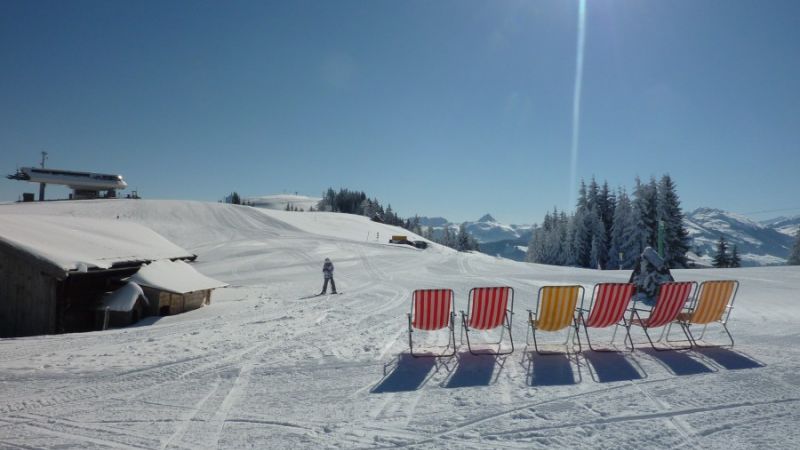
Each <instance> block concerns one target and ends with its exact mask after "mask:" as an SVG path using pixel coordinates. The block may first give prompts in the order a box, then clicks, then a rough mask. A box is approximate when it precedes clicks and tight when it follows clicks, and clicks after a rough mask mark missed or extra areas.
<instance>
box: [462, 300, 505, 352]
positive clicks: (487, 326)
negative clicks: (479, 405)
mask: <svg viewBox="0 0 800 450" xmlns="http://www.w3.org/2000/svg"><path fill="white" fill-rule="evenodd" d="M467 310H468V311H469V314H467V313H465V312H464V311H461V323H462V325H463V329H462V334H461V337H462V340H463V337H464V336H465V335H466V337H467V348H469V352H470V353H472V354H473V355H482V354H492V355H507V354H509V353H511V352H513V351H514V338H513V337H512V336H511V315H512V314H513V311H514V289H513V288H511V287H508V286H498V287H476V288H472V289H471V290H470V291H469V300H468V301H467ZM498 327H499V328H500V339H499V340H498V341H497V342H492V343H490V344H491V345H497V351H496V352H478V353H476V352H474V351H473V350H472V343H471V342H470V340H469V333H470V331H472V330H493V329H495V328H498ZM506 330H508V339H509V341H511V350H508V351H502V347H501V346H502V343H503V334H504V333H505V331H506Z"/></svg>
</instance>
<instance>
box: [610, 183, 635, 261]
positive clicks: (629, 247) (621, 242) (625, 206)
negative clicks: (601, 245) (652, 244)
mask: <svg viewBox="0 0 800 450" xmlns="http://www.w3.org/2000/svg"><path fill="white" fill-rule="evenodd" d="M638 236H639V235H638V234H637V229H636V218H635V217H634V211H633V208H632V206H631V201H630V199H629V198H628V194H627V193H625V191H624V190H623V189H620V191H619V193H618V194H617V205H616V209H615V210H614V222H613V225H612V227H611V246H610V248H609V252H608V258H609V261H608V268H609V269H632V268H633V265H634V264H635V262H636V258H637V257H638V256H639V254H641V253H642V248H641V239H640V238H639V237H638ZM620 254H621V258H620Z"/></svg>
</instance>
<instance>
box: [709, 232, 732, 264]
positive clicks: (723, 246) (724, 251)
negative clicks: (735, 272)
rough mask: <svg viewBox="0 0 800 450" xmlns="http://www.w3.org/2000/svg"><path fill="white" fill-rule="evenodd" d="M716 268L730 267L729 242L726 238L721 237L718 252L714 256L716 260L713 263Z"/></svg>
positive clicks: (718, 242)
mask: <svg viewBox="0 0 800 450" xmlns="http://www.w3.org/2000/svg"><path fill="white" fill-rule="evenodd" d="M711 265H712V266H714V267H718V268H719V267H728V266H729V265H730V257H729V256H728V242H727V241H726V240H725V236H723V235H720V236H719V241H717V252H716V253H715V254H714V259H713V260H712V261H711Z"/></svg>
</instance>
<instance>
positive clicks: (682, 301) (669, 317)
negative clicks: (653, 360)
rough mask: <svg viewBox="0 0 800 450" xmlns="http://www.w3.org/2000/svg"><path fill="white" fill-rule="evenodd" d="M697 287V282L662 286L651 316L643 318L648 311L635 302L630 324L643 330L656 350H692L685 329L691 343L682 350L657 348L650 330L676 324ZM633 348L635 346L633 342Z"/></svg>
mask: <svg viewBox="0 0 800 450" xmlns="http://www.w3.org/2000/svg"><path fill="white" fill-rule="evenodd" d="M696 286H697V282H695V281H683V282H669V283H664V284H662V285H661V286H660V287H659V289H658V299H657V300H656V305H655V306H654V307H653V309H651V310H649V312H650V315H649V316H647V317H646V318H642V316H641V314H640V313H641V312H648V310H646V309H641V308H637V307H636V304H637V302H636V301H634V302H633V306H632V307H631V316H630V320H629V324H630V325H637V326H639V327H641V328H642V330H643V331H644V334H645V336H647V340H648V342H650V346H651V347H653V349H654V350H657V351H664V350H688V349H689V348H691V339H690V338H689V335H688V334H687V333H686V329H684V328H683V327H681V330H683V334H685V335H686V340H687V341H688V342H689V346H688V347H681V348H675V347H670V348H658V347H656V345H655V343H654V342H653V339H652V338H651V337H650V333H649V331H648V330H650V329H651V328H658V327H665V326H667V325H669V324H671V323H672V322H674V321H675V320H676V319H677V317H678V314H680V313H681V310H682V309H683V308H684V306H685V305H686V302H687V301H688V300H689V298H690V296H691V293H692V288H694V287H696ZM665 330H666V328H665ZM661 334H662V337H663V335H664V332H663V331H662V333H661ZM659 340H661V338H659ZM631 346H633V341H632V340H631Z"/></svg>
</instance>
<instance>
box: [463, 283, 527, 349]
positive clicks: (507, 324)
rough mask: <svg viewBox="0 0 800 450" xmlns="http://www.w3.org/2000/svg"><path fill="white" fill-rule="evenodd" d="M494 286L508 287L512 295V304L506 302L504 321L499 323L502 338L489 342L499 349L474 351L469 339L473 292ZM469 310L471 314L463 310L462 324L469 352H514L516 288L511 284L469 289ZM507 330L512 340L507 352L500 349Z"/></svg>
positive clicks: (509, 338)
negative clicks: (513, 318)
mask: <svg viewBox="0 0 800 450" xmlns="http://www.w3.org/2000/svg"><path fill="white" fill-rule="evenodd" d="M492 288H504V289H508V292H509V296H510V306H508V305H509V303H508V302H507V303H506V306H507V307H506V310H505V311H504V312H503V323H501V324H500V325H499V326H500V339H499V340H498V341H497V342H489V343H488V344H489V345H497V351H496V352H474V351H473V350H472V343H471V342H470V340H469V332H470V328H469V325H468V322H469V318H470V317H471V315H472V298H473V293H474V292H475V291H476V290H478V289H492ZM467 311H469V314H467V313H465V312H464V311H463V310H461V325H462V328H461V343H462V344H463V343H464V336H466V338H467V349H469V352H470V353H471V354H473V355H476V356H482V355H490V356H502V355H508V354H511V353H513V352H514V337H513V336H512V334H511V319H512V316H513V315H514V288H512V287H511V286H481V287H474V288H472V289H470V290H469V297H468V299H467ZM495 328H497V327H495ZM506 330H508V340H509V341H510V342H511V350H509V351H506V352H501V351H500V348H501V347H500V345H501V344H502V343H503V335H504V334H505V331H506Z"/></svg>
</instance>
